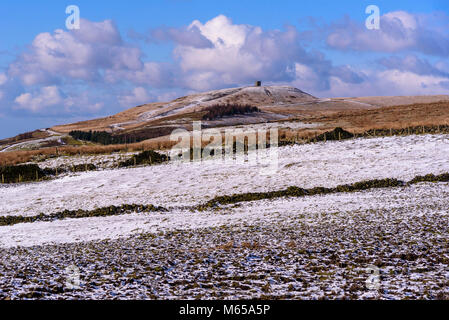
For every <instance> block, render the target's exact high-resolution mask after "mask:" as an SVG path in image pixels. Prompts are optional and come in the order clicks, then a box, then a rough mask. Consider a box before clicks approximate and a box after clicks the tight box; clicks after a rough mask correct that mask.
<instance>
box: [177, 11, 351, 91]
mask: <svg viewBox="0 0 449 320" xmlns="http://www.w3.org/2000/svg"><path fill="white" fill-rule="evenodd" d="M190 27H195V28H197V29H198V30H199V31H200V32H201V34H202V35H203V36H204V37H205V38H207V39H208V40H209V41H210V42H211V43H212V44H213V47H207V48H198V47H192V46H184V45H182V44H179V45H178V46H177V47H176V48H175V51H174V53H175V57H176V60H177V63H179V66H180V70H181V72H182V73H183V75H182V79H183V84H182V85H183V86H184V87H186V88H189V89H193V90H207V89H211V88H215V87H223V86H231V85H238V84H248V83H252V82H253V81H254V80H258V79H260V80H264V81H266V82H272V83H276V82H279V83H281V82H282V83H286V82H292V81H294V80H295V79H297V78H298V77H304V74H298V70H299V69H298V68H297V65H298V64H301V65H305V66H307V68H310V69H312V70H313V72H314V73H315V74H316V75H317V76H316V77H314V79H313V84H312V85H313V86H314V87H315V88H317V89H321V90H324V89H328V88H329V79H330V76H331V75H332V74H334V75H335V76H337V77H338V76H340V75H341V76H343V78H342V81H348V80H349V81H354V79H356V78H357V77H358V76H357V75H356V74H355V73H353V72H352V71H351V70H350V69H349V68H347V69H342V68H340V67H336V66H334V65H333V64H332V62H331V61H330V60H328V59H326V58H325V57H324V55H323V54H322V53H320V52H317V51H311V52H309V51H307V50H305V49H304V47H303V45H302V44H301V35H300V33H299V32H298V30H297V29H296V28H295V27H293V26H287V27H286V28H285V29H284V30H263V29H262V28H260V27H258V26H251V25H238V24H234V23H233V22H232V20H231V19H230V18H228V17H226V16H223V15H220V16H218V17H216V18H214V19H212V20H210V21H207V22H206V23H204V24H203V23H201V22H200V21H194V22H193V23H192V24H191V26H190ZM343 73H345V74H344V75H343ZM310 80H312V79H310Z"/></svg>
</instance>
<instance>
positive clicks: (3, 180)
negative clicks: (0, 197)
mask: <svg viewBox="0 0 449 320" xmlns="http://www.w3.org/2000/svg"><path fill="white" fill-rule="evenodd" d="M2 183H3V184H4V183H5V176H4V174H3V173H2Z"/></svg>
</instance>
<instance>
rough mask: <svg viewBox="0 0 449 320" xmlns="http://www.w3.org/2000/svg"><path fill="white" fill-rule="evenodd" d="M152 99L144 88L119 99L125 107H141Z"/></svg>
mask: <svg viewBox="0 0 449 320" xmlns="http://www.w3.org/2000/svg"><path fill="white" fill-rule="evenodd" d="M151 99H152V97H151V96H150V95H149V94H148V92H147V90H146V89H145V88H142V87H137V88H134V90H133V91H132V92H131V93H130V94H128V95H124V96H121V97H120V98H119V101H120V104H121V105H122V106H124V107H129V106H134V105H139V104H144V103H148V101H150V100H151Z"/></svg>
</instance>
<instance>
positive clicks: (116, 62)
mask: <svg viewBox="0 0 449 320" xmlns="http://www.w3.org/2000/svg"><path fill="white" fill-rule="evenodd" d="M140 58H141V51H140V49H138V48H133V47H130V46H128V45H126V44H125V43H124V42H123V41H122V39H121V36H120V33H119V31H118V30H117V28H116V26H115V25H114V23H113V22H112V21H110V20H106V21H103V22H90V21H87V20H83V21H82V28H81V29H80V30H75V31H63V30H59V29H58V30H55V31H54V32H53V33H52V34H51V33H48V32H46V33H41V34H39V35H37V36H36V38H35V39H34V41H33V43H32V44H31V47H30V50H29V51H27V52H25V53H24V54H22V55H21V56H19V58H18V59H17V60H16V61H15V62H14V63H12V64H11V65H10V67H9V71H8V72H9V74H10V76H11V77H17V78H19V79H20V80H21V81H22V83H23V84H25V85H26V86H31V85H36V84H48V83H57V82H58V81H61V80H72V79H82V80H89V81H92V80H101V77H102V73H101V71H102V70H122V69H124V70H138V69H140V68H142V62H141V60H140Z"/></svg>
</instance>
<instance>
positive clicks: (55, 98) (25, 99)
mask: <svg viewBox="0 0 449 320" xmlns="http://www.w3.org/2000/svg"><path fill="white" fill-rule="evenodd" d="M15 102H16V103H17V105H18V107H17V109H25V110H29V111H32V112H38V111H42V110H44V109H46V108H47V107H52V106H55V105H58V104H61V103H62V102H63V99H62V97H61V95H60V93H59V89H58V88H57V87H56V86H50V87H43V88H41V89H40V91H39V92H37V93H35V94H32V93H23V94H21V95H20V96H18V97H16V99H15Z"/></svg>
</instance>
